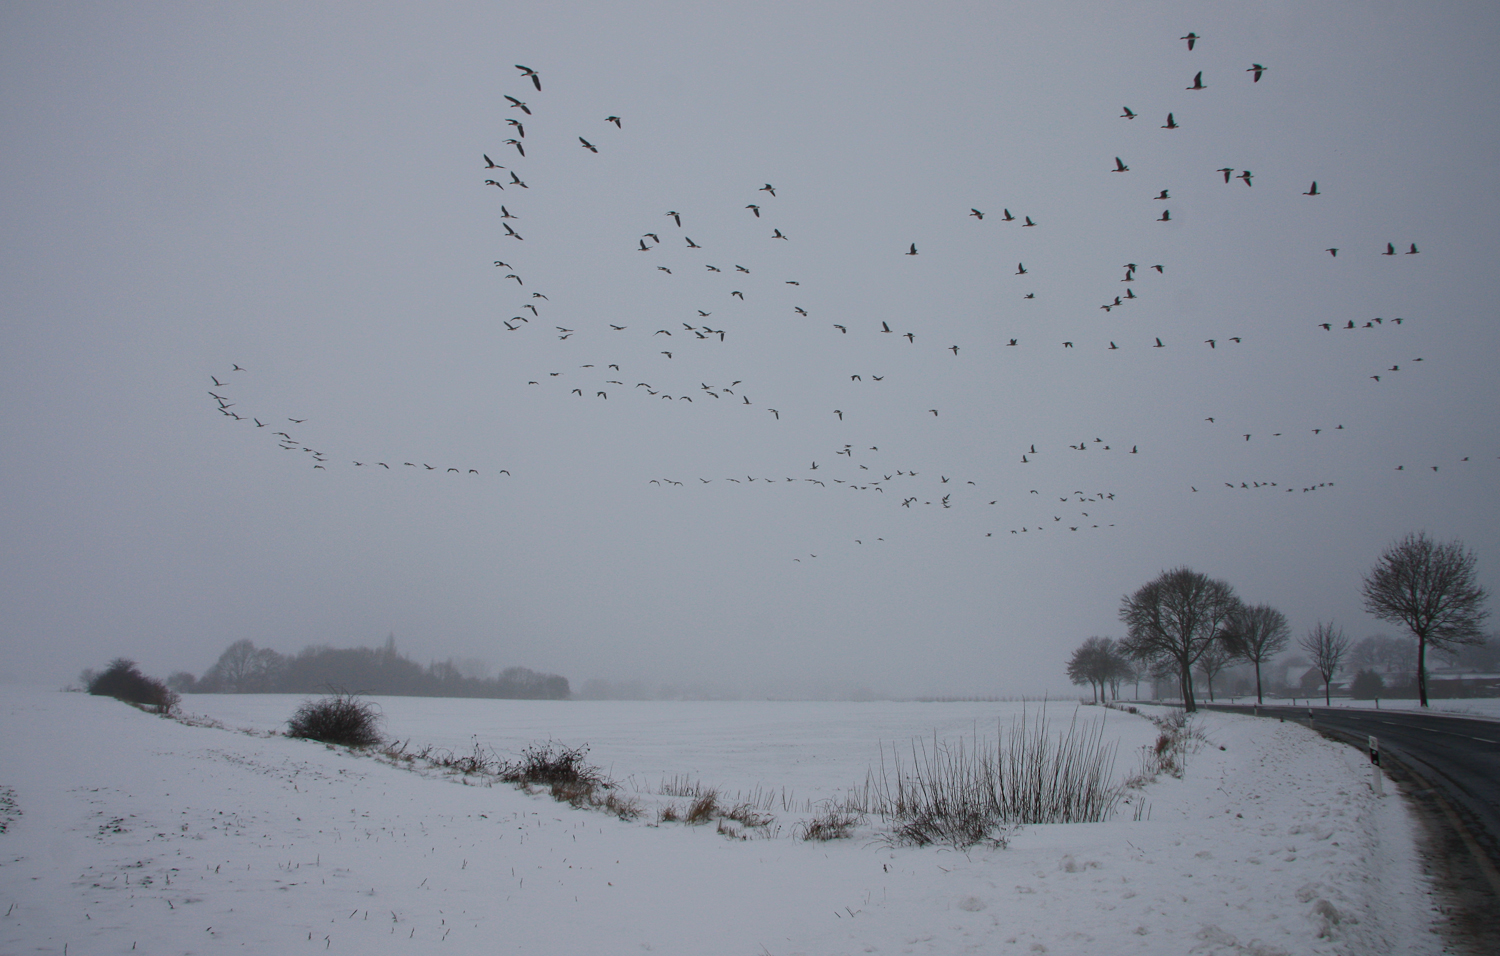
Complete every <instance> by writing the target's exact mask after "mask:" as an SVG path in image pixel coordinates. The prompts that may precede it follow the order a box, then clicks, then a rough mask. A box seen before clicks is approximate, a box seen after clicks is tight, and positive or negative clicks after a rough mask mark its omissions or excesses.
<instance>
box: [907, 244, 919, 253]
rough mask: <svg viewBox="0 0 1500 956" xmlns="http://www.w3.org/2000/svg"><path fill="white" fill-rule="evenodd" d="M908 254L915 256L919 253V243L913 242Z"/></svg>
mask: <svg viewBox="0 0 1500 956" xmlns="http://www.w3.org/2000/svg"><path fill="white" fill-rule="evenodd" d="M906 254H907V255H909V256H914V255H916V254H917V244H916V243H915V242H914V243H912V244H911V249H910V250H908V251H907V253H906Z"/></svg>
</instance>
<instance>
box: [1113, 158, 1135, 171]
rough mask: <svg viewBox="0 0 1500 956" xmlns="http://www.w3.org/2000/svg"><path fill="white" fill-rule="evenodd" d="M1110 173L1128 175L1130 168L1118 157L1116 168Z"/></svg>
mask: <svg viewBox="0 0 1500 956" xmlns="http://www.w3.org/2000/svg"><path fill="white" fill-rule="evenodd" d="M1110 172H1112V173H1128V172H1130V167H1129V166H1126V165H1125V162H1124V160H1122V159H1120V157H1118V156H1116V157H1115V168H1114V169H1112V170H1110Z"/></svg>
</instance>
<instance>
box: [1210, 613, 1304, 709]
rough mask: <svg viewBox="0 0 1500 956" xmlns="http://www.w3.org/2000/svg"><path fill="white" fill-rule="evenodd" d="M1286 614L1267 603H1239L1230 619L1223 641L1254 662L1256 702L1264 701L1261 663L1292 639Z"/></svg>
mask: <svg viewBox="0 0 1500 956" xmlns="http://www.w3.org/2000/svg"><path fill="white" fill-rule="evenodd" d="M1291 636H1292V634H1291V631H1290V630H1289V629H1288V628H1287V625H1286V615H1285V614H1282V613H1281V612H1280V611H1278V610H1276V609H1275V608H1274V607H1271V606H1270V605H1269V604H1256V605H1254V606H1251V607H1245V606H1241V607H1240V609H1239V610H1238V611H1236V612H1235V613H1234V614H1233V615H1232V616H1231V617H1230V619H1229V627H1228V629H1227V631H1226V633H1225V635H1224V641H1225V644H1226V646H1227V647H1228V648H1229V650H1230V652H1231V653H1232V654H1233V655H1234V656H1235V657H1238V658H1239V659H1241V660H1243V661H1247V662H1249V663H1250V664H1253V665H1254V666H1255V702H1256V703H1257V704H1264V703H1265V702H1266V699H1265V693H1264V692H1263V691H1262V690H1261V683H1260V666H1261V665H1262V664H1266V663H1269V662H1270V661H1271V659H1272V658H1274V657H1275V656H1276V655H1277V654H1280V653H1281V652H1282V650H1283V649H1284V648H1285V647H1286V642H1287V641H1289V640H1290V639H1291Z"/></svg>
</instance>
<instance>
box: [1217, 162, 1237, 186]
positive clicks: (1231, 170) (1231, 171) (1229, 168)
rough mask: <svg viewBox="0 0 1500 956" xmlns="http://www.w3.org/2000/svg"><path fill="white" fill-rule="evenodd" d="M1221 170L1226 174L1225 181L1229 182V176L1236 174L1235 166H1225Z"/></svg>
mask: <svg viewBox="0 0 1500 956" xmlns="http://www.w3.org/2000/svg"><path fill="white" fill-rule="evenodd" d="M1219 172H1221V173H1223V174H1224V182H1225V183H1228V182H1229V177H1230V176H1232V175H1233V174H1234V167H1233V166H1225V167H1224V168H1223V169H1221V170H1219Z"/></svg>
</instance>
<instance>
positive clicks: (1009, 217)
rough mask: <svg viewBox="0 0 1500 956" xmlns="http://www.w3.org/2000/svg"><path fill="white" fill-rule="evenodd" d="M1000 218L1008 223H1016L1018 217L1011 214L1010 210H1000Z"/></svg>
mask: <svg viewBox="0 0 1500 956" xmlns="http://www.w3.org/2000/svg"><path fill="white" fill-rule="evenodd" d="M1000 218H1001V219H1003V220H1005V221H1006V222H1013V221H1015V218H1016V217H1015V216H1012V215H1011V214H1010V210H1009V209H1002V210H1000Z"/></svg>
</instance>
